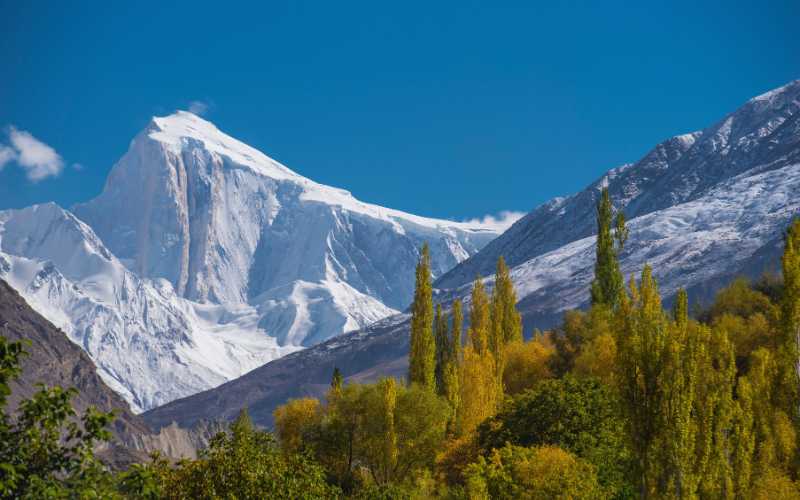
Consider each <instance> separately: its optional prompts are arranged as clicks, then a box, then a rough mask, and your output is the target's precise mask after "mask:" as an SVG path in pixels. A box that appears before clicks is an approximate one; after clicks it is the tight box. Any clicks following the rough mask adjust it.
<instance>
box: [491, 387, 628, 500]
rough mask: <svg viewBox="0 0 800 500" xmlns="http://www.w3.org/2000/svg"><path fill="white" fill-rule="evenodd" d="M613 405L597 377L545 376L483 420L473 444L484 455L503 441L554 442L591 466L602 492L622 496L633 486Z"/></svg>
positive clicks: (610, 392) (523, 443) (608, 391)
mask: <svg viewBox="0 0 800 500" xmlns="http://www.w3.org/2000/svg"><path fill="white" fill-rule="evenodd" d="M618 404H619V403H618V400H617V397H616V394H615V391H613V390H612V389H611V388H609V387H608V386H606V385H604V384H602V383H601V382H600V381H598V380H597V379H593V378H576V377H574V376H572V375H567V376H565V377H564V378H562V379H550V380H544V381H542V382H540V383H539V384H538V385H537V386H536V387H534V388H533V389H532V390H529V391H526V392H524V393H522V394H519V395H517V396H516V397H514V398H513V399H511V400H509V401H508V402H507V403H506V404H505V405H504V406H503V408H502V409H501V410H500V412H498V413H497V415H495V416H493V417H491V418H489V419H488V420H486V421H485V422H483V423H482V424H481V425H480V426H479V427H478V430H477V435H478V443H479V445H480V448H481V449H482V450H483V453H484V454H485V455H487V456H488V455H489V454H490V451H491V450H492V449H496V448H501V447H502V446H503V445H504V444H505V443H510V444H513V445H517V446H526V447H529V446H544V445H552V446H558V447H560V448H563V449H564V450H566V451H569V452H571V453H574V454H575V455H577V456H578V457H581V458H582V459H584V460H587V461H588V462H590V463H592V464H593V465H594V466H595V467H596V470H597V474H598V478H599V482H600V484H601V485H602V487H603V491H604V492H605V493H606V496H608V497H614V496H619V495H623V496H624V494H625V493H626V492H630V491H631V490H632V485H631V484H629V482H628V480H627V476H628V475H629V473H630V471H631V457H630V454H629V452H628V449H627V447H626V440H625V434H624V425H623V420H622V418H621V417H620V415H619V412H618V410H617V408H618Z"/></svg>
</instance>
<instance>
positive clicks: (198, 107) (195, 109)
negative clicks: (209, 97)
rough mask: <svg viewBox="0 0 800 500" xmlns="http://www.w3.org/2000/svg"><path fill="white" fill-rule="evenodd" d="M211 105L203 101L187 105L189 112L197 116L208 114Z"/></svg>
mask: <svg viewBox="0 0 800 500" xmlns="http://www.w3.org/2000/svg"><path fill="white" fill-rule="evenodd" d="M210 108H211V105H210V104H209V103H207V102H203V101H192V102H190V103H189V112H190V113H193V114H195V115H197V116H203V115H205V114H206V113H208V110H209V109H210Z"/></svg>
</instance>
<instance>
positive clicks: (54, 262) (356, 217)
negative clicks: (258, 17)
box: [0, 112, 498, 411]
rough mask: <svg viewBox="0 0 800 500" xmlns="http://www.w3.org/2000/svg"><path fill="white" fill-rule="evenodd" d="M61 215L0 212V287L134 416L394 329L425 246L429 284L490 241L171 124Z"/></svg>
mask: <svg viewBox="0 0 800 500" xmlns="http://www.w3.org/2000/svg"><path fill="white" fill-rule="evenodd" d="M74 213H75V214H73V213H70V212H68V211H66V210H63V209H61V208H60V207H58V206H56V205H54V204H45V205H39V206H34V207H29V208H26V209H23V210H7V211H4V212H0V278H2V279H5V280H6V281H8V282H9V283H10V284H11V286H13V287H14V288H15V289H17V290H18V291H19V292H20V294H21V295H22V296H23V297H24V298H25V299H26V300H27V301H28V302H29V303H30V304H31V306H32V307H33V308H34V309H35V310H36V311H37V312H39V313H40V314H42V315H43V316H44V317H45V318H47V319H48V320H50V321H51V322H53V323H54V324H55V325H57V326H58V327H60V328H62V329H63V330H64V331H65V332H66V333H67V335H68V336H69V338H70V339H72V340H73V341H74V342H75V343H77V344H78V345H80V346H81V347H83V348H84V350H86V352H87V353H89V355H90V356H91V357H92V359H93V361H94V362H95V364H96V365H97V367H98V372H99V373H100V375H101V376H102V377H103V379H104V380H105V381H106V382H107V383H108V384H109V386H111V387H112V388H113V389H114V390H116V391H118V392H119V393H120V394H122V395H123V396H124V397H125V398H126V399H127V400H128V402H129V403H130V404H131V406H132V408H133V409H134V410H135V411H142V410H146V409H148V408H152V407H154V406H157V405H160V404H164V403H166V402H168V401H171V400H173V399H175V398H179V397H183V396H187V395H190V394H193V393H195V392H198V391H201V390H204V389H208V388H211V387H215V386H217V385H219V384H220V383H222V382H224V381H226V380H230V379H231V378H235V377H237V376H240V375H242V374H243V373H246V372H247V371H249V370H251V369H253V368H255V367H257V366H260V365H262V364H264V363H266V362H268V361H270V360H272V359H275V358H277V357H280V356H282V355H285V354H286V353H289V352H293V351H296V350H298V349H301V348H302V347H305V346H309V345H313V344H314V343H316V342H319V341H322V340H325V339H328V338H330V337H333V336H336V335H339V334H341V333H343V332H345V331H348V330H354V329H357V328H360V327H363V326H366V325H368V324H370V323H373V322H375V321H377V320H379V319H381V318H384V317H386V316H389V315H391V314H393V313H396V312H397V310H398V309H401V308H404V307H406V306H407V305H408V303H409V302H410V301H411V297H412V292H413V290H412V289H413V274H414V273H413V270H414V266H415V265H416V262H417V259H418V248H419V247H420V246H421V245H422V243H423V242H425V241H427V242H429V243H430V245H431V255H432V261H433V266H434V269H435V270H436V273H437V274H442V273H444V272H445V271H446V270H448V269H449V268H450V267H452V266H454V265H455V264H457V263H458V262H460V261H461V260H464V259H465V258H467V257H469V256H470V255H471V254H473V253H475V252H476V251H478V250H479V249H480V248H481V247H483V246H484V245H485V244H486V243H487V242H488V241H490V240H491V239H493V238H494V237H495V236H496V235H497V231H498V230H497V229H492V228H490V227H488V226H483V225H481V224H477V223H458V222H450V221H443V220H436V219H428V218H424V217H417V216H414V215H410V214H406V213H403V212H399V211H396V210H391V209H386V208H382V207H378V206H375V205H370V204H366V203H362V202H360V201H358V200H356V199H355V198H353V197H352V196H351V195H350V194H349V193H347V192H346V191H343V190H340V189H336V188H332V187H328V186H324V185H320V184H317V183H315V182H313V181H311V180H309V179H306V178H304V177H302V176H300V175H299V174H296V173H295V172H293V171H291V170H289V169H288V168H287V167H284V166H283V165H281V164H279V163H277V162H275V161H274V160H272V159H270V158H268V157H267V156H265V155H264V154H263V153H260V152H259V151H256V150H255V149H253V148H250V147H249V146H247V145H245V144H242V143H241V142H239V141H237V140H235V139H233V138H231V137H229V136H227V135H225V134H223V133H222V132H220V131H219V130H218V129H217V128H216V127H215V126H214V125H212V124H211V123H209V122H207V121H205V120H202V119H200V118H198V117H197V116H195V115H192V114H189V113H184V112H178V113H176V114H174V115H171V116H168V117H166V118H154V119H153V120H152V122H151V123H150V124H149V125H148V126H147V128H146V129H145V130H143V131H142V132H141V133H140V134H139V135H138V136H137V137H136V138H135V139H134V140H133V141H132V143H131V146H130V149H129V151H128V152H127V154H125V156H124V157H123V158H122V159H121V160H120V161H119V162H118V164H117V165H115V167H114V168H113V170H112V171H111V173H110V175H109V178H108V180H107V183H106V186H105V189H104V191H103V193H102V194H101V195H100V196H99V197H98V198H96V199H94V200H91V201H89V202H88V203H85V204H82V205H79V206H77V207H75V210H74ZM76 215H77V216H76Z"/></svg>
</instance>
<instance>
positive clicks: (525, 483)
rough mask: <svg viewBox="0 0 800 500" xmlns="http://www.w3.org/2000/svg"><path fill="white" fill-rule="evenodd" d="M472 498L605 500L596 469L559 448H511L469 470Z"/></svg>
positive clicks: (506, 448) (495, 452)
mask: <svg viewBox="0 0 800 500" xmlns="http://www.w3.org/2000/svg"><path fill="white" fill-rule="evenodd" d="M465 475H466V476H467V489H468V492H469V496H470V498H519V499H526V500H534V499H541V500H550V499H594V498H600V497H601V495H600V494H601V491H600V488H599V486H598V484H597V476H596V474H595V469H594V467H593V466H592V465H591V464H589V463H586V462H585V461H584V460H581V459H580V458H577V457H575V456H574V455H572V454H571V453H569V452H567V451H564V450H562V449H561V448H558V447H556V446H540V447H535V448H522V447H519V446H511V445H507V446H504V447H502V448H500V449H496V450H494V451H493V452H492V454H491V456H490V457H489V458H488V459H486V458H484V457H481V458H480V459H479V460H478V462H477V463H475V464H472V465H470V466H469V467H467V470H466V471H465Z"/></svg>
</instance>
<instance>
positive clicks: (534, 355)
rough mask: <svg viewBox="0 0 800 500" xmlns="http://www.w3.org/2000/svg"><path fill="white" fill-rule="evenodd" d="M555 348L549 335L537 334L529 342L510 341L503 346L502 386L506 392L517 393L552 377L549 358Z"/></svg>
mask: <svg viewBox="0 0 800 500" xmlns="http://www.w3.org/2000/svg"><path fill="white" fill-rule="evenodd" d="M554 354H555V348H554V347H553V343H552V342H551V341H550V336H549V335H543V334H541V333H540V334H538V335H534V337H533V338H532V339H531V340H530V341H529V342H512V343H511V344H508V345H507V346H506V348H505V356H504V357H505V369H504V370H503V387H504V389H505V392H506V394H509V395H514V394H519V393H521V392H523V391H525V390H527V389H531V388H533V387H536V385H538V384H539V382H541V381H543V380H546V379H549V378H552V377H553V373H552V371H551V370H550V359H551V358H552V357H553V355H554Z"/></svg>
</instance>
